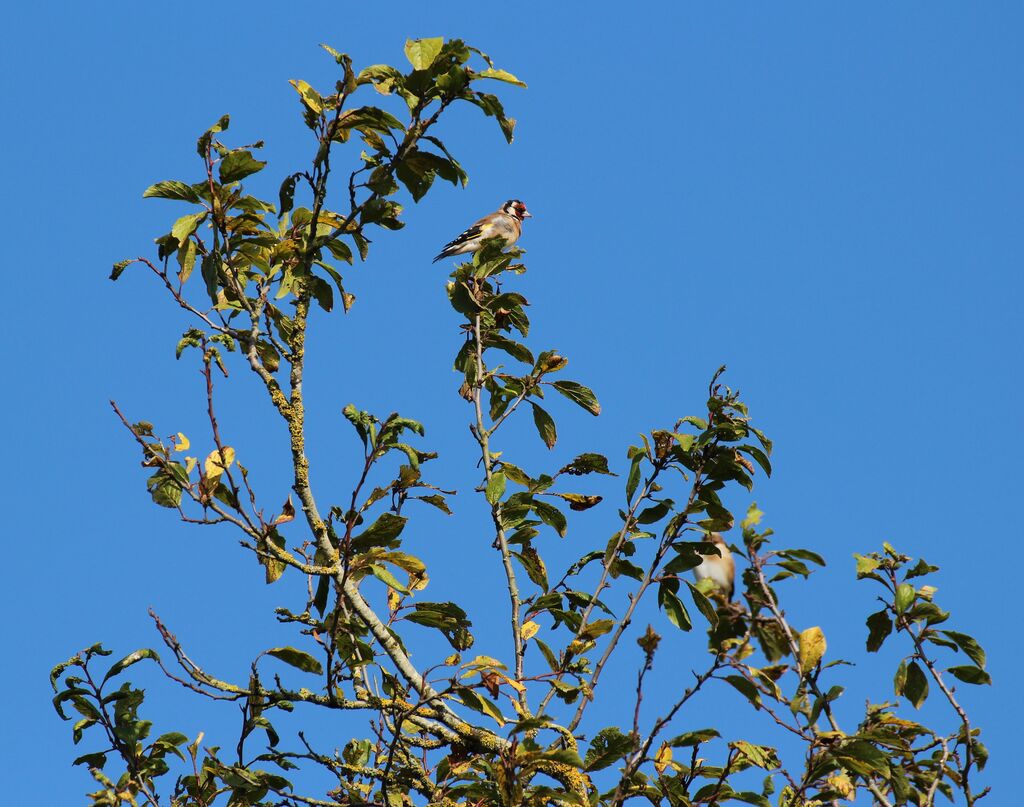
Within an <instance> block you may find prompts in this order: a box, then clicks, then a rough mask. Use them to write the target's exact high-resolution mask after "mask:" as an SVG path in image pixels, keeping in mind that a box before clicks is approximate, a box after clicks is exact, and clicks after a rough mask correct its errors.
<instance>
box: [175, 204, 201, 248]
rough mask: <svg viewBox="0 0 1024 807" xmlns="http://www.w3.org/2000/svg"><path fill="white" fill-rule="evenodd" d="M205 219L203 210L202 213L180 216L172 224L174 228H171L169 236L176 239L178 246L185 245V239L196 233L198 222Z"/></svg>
mask: <svg viewBox="0 0 1024 807" xmlns="http://www.w3.org/2000/svg"><path fill="white" fill-rule="evenodd" d="M205 218H206V211H205V210H204V211H203V212H202V213H190V214H189V215H187V216H182V217H181V218H180V219H178V220H177V221H176V222H174V226H173V227H171V235H173V236H174V237H175V238H176V239H178V243H179V244H183V243H185V239H186V238H188V237H189V236H190V235H192V233H194V232H195V231H196V228H197V227H198V226H199V224H200V222H202V220H203V219H205Z"/></svg>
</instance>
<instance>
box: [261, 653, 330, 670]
mask: <svg viewBox="0 0 1024 807" xmlns="http://www.w3.org/2000/svg"><path fill="white" fill-rule="evenodd" d="M266 655H268V656H273V657H274V658H276V659H280V660H281V661H283V662H284V663H285V664H291V665H292V666H293V667H297V668H298V669H300V670H302V671H303V672H308V673H313V674H314V675H323V672H324V668H323V665H322V664H321V663H320V662H319V661H317V660H316V659H315V658H313V657H312V656H311V655H309V653H305V652H303V651H302V650H298V649H296V648H294V647H273V648H271V649H270V650H268V651H266Z"/></svg>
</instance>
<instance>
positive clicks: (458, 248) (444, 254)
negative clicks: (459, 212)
mask: <svg viewBox="0 0 1024 807" xmlns="http://www.w3.org/2000/svg"><path fill="white" fill-rule="evenodd" d="M486 221H487V220H486V219H480V221H478V222H477V223H476V224H474V225H473V226H472V227H469V228H468V229H466V230H463V231H462V232H461V233H459V234H458V235H457V236H455V238H453V239H452V240H451V241H449V242H448V243H447V244H445V245H444V248H443V249H442V250H441V252H440V253H439V254H438V256H437V257H436V258H434V260H433V261H432V262H433V263H437V262H438V261H439V260H441V259H442V258H449V257H451V256H452V255H461V254H463V253H464V252H467V251H470V249H471V247H472V244H473V243H475V241H476V240H477V239H478V238H479V236H480V233H482V232H483V229H484V224H485V222H486Z"/></svg>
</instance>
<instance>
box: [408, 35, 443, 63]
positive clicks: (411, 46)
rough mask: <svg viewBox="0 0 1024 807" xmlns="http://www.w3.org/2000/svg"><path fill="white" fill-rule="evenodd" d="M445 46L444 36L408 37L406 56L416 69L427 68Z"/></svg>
mask: <svg viewBox="0 0 1024 807" xmlns="http://www.w3.org/2000/svg"><path fill="white" fill-rule="evenodd" d="M443 46H444V37H440V36H438V37H433V38H431V39H407V40H406V41H405V58H407V59H408V60H409V64H411V65H412V66H413V68H414V69H416V70H426V69H427V68H428V67H430V65H432V64H433V63H434V59H436V58H437V56H438V54H439V53H440V52H441V48H442V47H443Z"/></svg>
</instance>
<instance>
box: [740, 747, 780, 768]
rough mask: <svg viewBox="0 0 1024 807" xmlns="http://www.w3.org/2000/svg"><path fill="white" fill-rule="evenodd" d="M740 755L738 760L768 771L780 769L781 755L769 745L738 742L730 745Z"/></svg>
mask: <svg viewBox="0 0 1024 807" xmlns="http://www.w3.org/2000/svg"><path fill="white" fill-rule="evenodd" d="M729 747H730V748H734V749H735V750H736V751H737V752H739V753H738V760H739V761H740V762H746V763H747V764H749V765H754V766H756V767H758V768H763V769H764V770H766V771H773V770H775V769H776V768H778V767H779V755H778V753H777V752H776V750H775V749H774V748H772V747H771V746H768V745H754V744H753V743H748V742H745V741H744V740H737V741H735V742H731V743H729Z"/></svg>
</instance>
